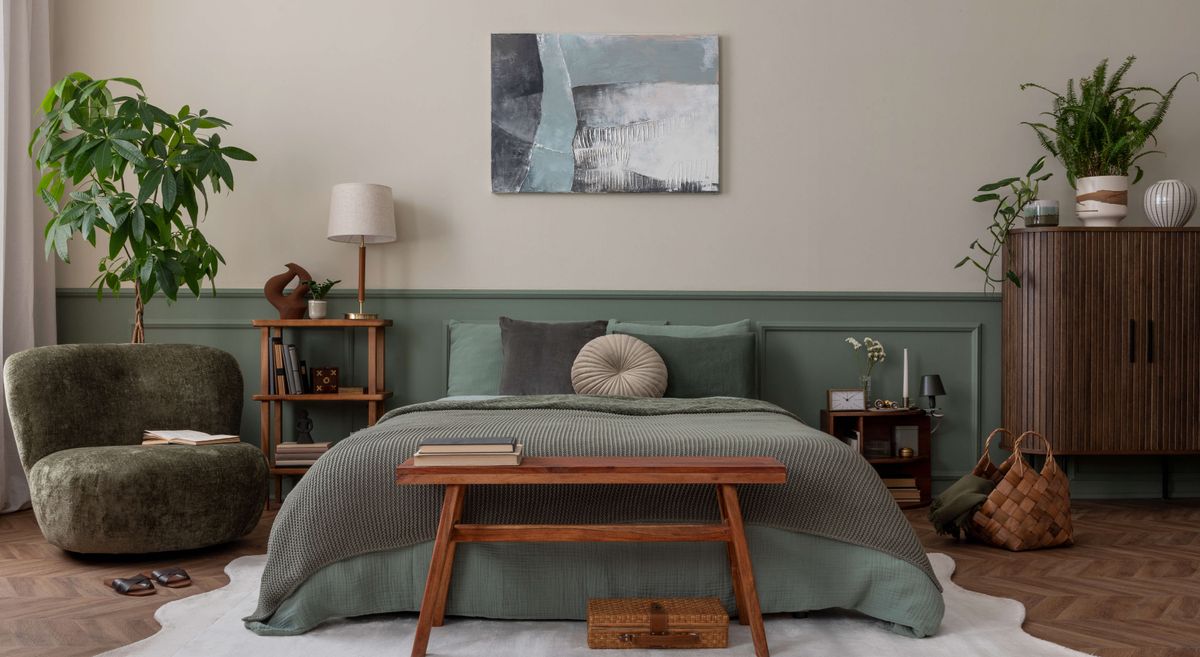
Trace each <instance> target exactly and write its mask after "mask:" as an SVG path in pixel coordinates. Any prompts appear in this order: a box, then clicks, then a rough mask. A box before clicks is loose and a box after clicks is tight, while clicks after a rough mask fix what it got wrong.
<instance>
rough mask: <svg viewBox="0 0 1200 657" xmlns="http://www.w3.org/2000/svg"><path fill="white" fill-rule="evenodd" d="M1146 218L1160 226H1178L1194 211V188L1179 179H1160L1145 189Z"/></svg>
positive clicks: (1185, 221) (1186, 220)
mask: <svg viewBox="0 0 1200 657" xmlns="http://www.w3.org/2000/svg"><path fill="white" fill-rule="evenodd" d="M1144 203H1145V208H1146V218H1147V219H1149V220H1150V223H1151V224H1153V225H1155V226H1158V227H1160V228H1179V227H1180V226H1182V225H1184V224H1186V223H1187V222H1188V220H1189V219H1191V218H1192V213H1193V212H1195V211H1196V190H1194V189H1192V186H1191V185H1189V184H1187V183H1185V182H1183V181H1181V180H1160V181H1158V182H1156V183H1154V184H1153V185H1150V189H1147V190H1146V197H1145V199H1144Z"/></svg>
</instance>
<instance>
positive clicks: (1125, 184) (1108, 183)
mask: <svg viewBox="0 0 1200 657" xmlns="http://www.w3.org/2000/svg"><path fill="white" fill-rule="evenodd" d="M1128 212H1129V176H1087V177H1086V178H1079V179H1078V180H1076V181H1075V214H1077V215H1079V220H1080V221H1082V222H1083V225H1084V226H1088V227H1092V228H1112V227H1113V226H1116V225H1117V224H1119V223H1121V220H1122V219H1124V218H1125V215H1126V214H1127V213H1128Z"/></svg>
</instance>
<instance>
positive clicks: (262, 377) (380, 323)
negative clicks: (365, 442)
mask: <svg viewBox="0 0 1200 657" xmlns="http://www.w3.org/2000/svg"><path fill="white" fill-rule="evenodd" d="M250 323H251V325H252V326H254V327H255V328H257V329H260V330H261V332H262V335H261V336H260V338H259V344H260V347H261V354H260V356H259V361H260V362H259V364H260V367H261V372H260V373H259V389H260V391H261V392H260V393H259V394H257V395H253V396H252V397H251V399H253V400H254V401H256V402H260V403H261V406H260V413H259V415H260V419H261V428H260V433H259V442H260V444H261V445H262V452H263V456H265V457H266V458H267V463H268V464H269V465H270V468H271V475H273V476H274V478H275V499H276V500H278V501H279V502H280V503H282V502H283V478H284V476H287V475H295V476H300V475H303V474H304V473H306V472H308V466H285V467H280V466H276V465H275V458H274V452H275V445H278V444H279V442H280V441H281V440H283V403H284V402H360V403H365V404H366V405H367V426H370V425H373V424H375V421H376V420H378V419H379V416H380V415H383V410H384V402H385V401H386V400H387V399H388V398H389V397H391V396H392V393H391V392H388V391H387V390H384V386H385V375H384V372H385V366H384V364H385V362H386V361H385V359H384V339H383V330H384V329H385V328H386V327H388V326H391V325H392V320H390V319H255V320H252V321H251V322H250ZM285 328H286V329H306V328H341V329H354V328H365V329H367V385H366V387H365V389H364V390H363V392H361V393H357V394H341V393H337V394H312V393H309V394H304V395H287V394H274V395H273V394H270V379H269V377H270V376H271V375H272V373H271V372H269V371H268V370H269V363H270V356H269V354H270V350H271V338H272V337H282V336H283V329H285ZM269 502H270V499H269V498H268V503H269Z"/></svg>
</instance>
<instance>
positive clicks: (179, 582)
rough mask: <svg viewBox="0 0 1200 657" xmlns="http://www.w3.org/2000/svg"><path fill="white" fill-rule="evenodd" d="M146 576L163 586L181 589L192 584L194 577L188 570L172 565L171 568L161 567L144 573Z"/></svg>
mask: <svg viewBox="0 0 1200 657" xmlns="http://www.w3.org/2000/svg"><path fill="white" fill-rule="evenodd" d="M143 576H144V577H149V578H150V579H152V580H154V581H155V582H156V583H158V584H159V585H161V586H165V587H167V588H172V589H181V588H183V587H185V586H191V585H192V577H191V576H190V575H188V573H187V571H186V570H184V569H182V568H180V567H179V566H171V567H169V568H159V569H158V570H153V571H151V572H150V573H149V574H148V575H147V574H146V573H143Z"/></svg>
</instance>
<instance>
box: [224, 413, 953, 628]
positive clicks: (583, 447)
mask: <svg viewBox="0 0 1200 657" xmlns="http://www.w3.org/2000/svg"><path fill="white" fill-rule="evenodd" d="M450 435H456V436H494V435H515V436H520V438H521V441H522V442H523V443H524V445H525V452H526V454H527V455H529V456H542V455H557V456H576V455H577V456H602V455H619V456H639V455H657V456H670V455H693V456H704V455H726V456H752V455H754V456H772V457H775V458H777V459H779V460H780V461H782V462H783V463H784V464H785V465H786V466H787V469H788V483H787V484H785V485H781V486H780V485H774V486H744V487H741V488H740V496H741V499H742V507H743V512H744V514H745V518H746V522H747V537H748V540H749V543H750V550H751V555H752V560H753V563H754V570H755V577H756V580H757V583H758V589H759V596H760V600H761V604H762V609H763V612H764V613H774V612H801V611H810V610H818V609H828V608H842V609H848V610H854V611H857V612H860V613H862V614H865V615H867V616H870V617H873V618H876V619H879V620H880V621H882V622H884V623H886V624H887V625H888V627H889V628H890V629H892V630H893V631H895V632H898V633H901V634H905V635H909V636H914V637H923V636H928V635H931V634H933V633H934V632H935V631H936V630H937V628H938V625H939V624H940V622H941V618H942V614H943V611H944V608H943V603H942V597H941V591H940V587H939V585H938V583H937V579H936V577H935V576H934V574H933V571H932V568H931V567H930V564H929V561H928V560H927V558H926V556H925V553H924V551H923V549H922V547H921V545H920V543H919V542H918V540H917V538H916V536H915V535H914V533H913V531H912V529H911V527H910V526H909V524H908V522H907V520H906V519H905V518H904V516H903V514H902V513H901V512H900V510H899V509H898V508H897V506H896V504H895V503H894V502H893V501H892V498H891V496H890V495H889V494H888V492H887V490H886V488H885V487H884V486H883V484H882V482H881V481H880V480H879V478H878V476H877V475H876V474H875V472H874V470H872V468H871V467H870V466H869V465H868V464H867V463H866V462H865V461H863V460H862V458H861V457H859V456H858V455H857V454H856V453H854V452H853V451H851V450H850V449H849V448H848V447H846V446H845V445H844V444H842V443H841V442H840V441H838V440H836V439H834V438H833V437H831V436H829V435H827V434H824V433H822V432H820V431H817V430H815V429H813V428H811V427H808V426H806V425H804V424H803V423H801V422H800V421H799V420H798V419H797V418H795V417H794V416H792V415H791V414H790V413H788V412H787V411H785V410H783V409H781V408H779V407H778V406H775V405H773V404H770V403H767V402H763V401H758V400H751V399H736V398H721V397H709V398H700V399H669V398H668V399H646V398H623V397H591V396H584V395H535V396H521V397H511V396H506V397H483V398H458V399H446V400H440V401H436V402H428V403H423V404H416V405H412V406H406V407H403V408H399V409H396V410H393V411H391V412H389V413H388V414H386V415H385V416H384V417H383V418H382V419H381V420H380V422H379V423H378V424H376V425H375V426H373V427H370V428H368V429H364V430H362V431H359V432H357V433H355V434H353V435H351V436H350V437H348V438H346V439H344V440H342V441H340V442H339V443H338V444H337V445H336V446H335V447H334V448H333V449H332V450H330V452H329V453H327V454H326V455H325V456H323V457H322V458H321V459H320V460H319V461H318V463H317V464H316V465H315V466H313V468H312V469H311V470H310V471H309V472H308V474H307V475H305V477H304V478H303V479H302V480H301V481H300V482H299V483H298V484H297V486H296V487H295V489H294V490H293V491H292V493H291V495H289V497H288V498H287V500H286V501H285V503H284V504H283V506H282V508H281V509H280V512H279V514H278V516H277V517H276V520H275V525H274V527H273V529H272V533H271V539H270V544H269V548H268V561H267V565H266V568H265V570H264V573H263V579H262V584H261V592H260V598H259V606H258V608H257V609H256V610H255V612H254V613H253V614H251V615H250V616H248V617H247V618H246V619H245V622H246V627H247V628H248V629H250V630H252V631H254V632H256V633H258V634H262V635H289V634H299V633H303V632H306V631H308V630H310V629H312V628H314V627H316V626H318V625H320V624H321V623H323V622H326V621H329V620H331V619H337V618H343V617H352V616H361V615H367V614H377V613H388V612H405V611H408V612H411V611H417V610H418V609H419V606H420V600H421V594H422V591H423V587H424V583H425V576H426V570H427V568H428V564H429V559H430V555H431V551H432V539H433V533H434V529H435V527H436V522H437V513H438V510H439V508H440V502H441V495H442V491H441V488H440V487H435V486H396V485H395V484H394V482H393V477H394V467H395V465H396V464H398V463H400V462H402V461H404V460H405V459H407V458H408V457H409V456H411V455H412V453H413V452H414V451H415V450H416V447H417V445H418V443H419V442H420V440H421V439H422V438H424V437H429V436H450ZM469 495H470V499H469V500H468V503H467V505H466V508H467V515H466V516H465V517H464V521H465V522H480V523H497V522H505V521H507V522H521V523H581V522H672V521H679V522H703V521H712V520H714V519H715V518H716V514H717V511H716V504H715V500H713V499H710V498H712V491H711V489H710V487H705V486H679V487H674V486H647V487H639V486H605V487H590V486H570V487H558V486H511V487H503V486H498V487H473V488H472V490H471V492H470V494H469ZM597 496H604V501H603V503H598V502H597V499H598V497H597ZM614 514H616V515H614ZM654 596H658V597H664V596H688V597H690V596H717V597H719V598H720V599H721V600H722V602H723V604H724V605H725V607H726V608H727V609H728V610H730V611H731V612H732V611H734V610H735V609H736V607H735V605H734V603H733V597H732V590H731V584H730V581H729V572H728V567H727V561H726V557H725V553H724V546H722V545H720V544H715V543H645V544H643V543H578V544H573V543H554V544H520V545H513V544H486V543H473V544H464V545H462V546H460V547H459V550H458V555H457V560H456V565H455V576H454V580H453V583H452V585H451V590H450V596H449V602H448V607H447V614H448V615H451V616H473V617H483V618H508V619H582V618H585V617H586V603H587V600H588V598H596V597H654Z"/></svg>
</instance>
